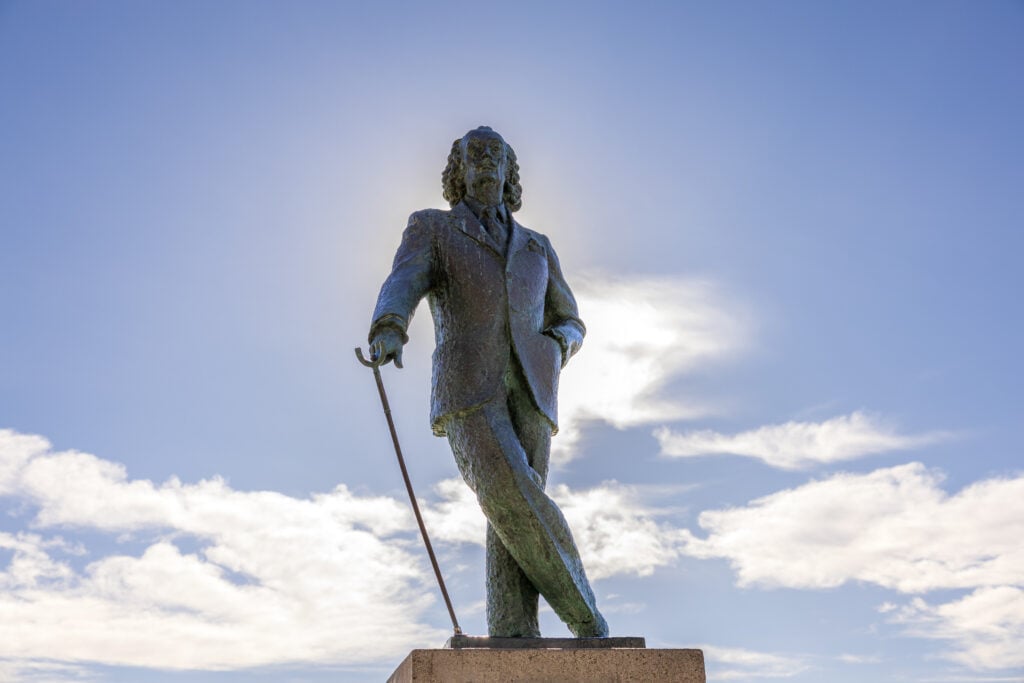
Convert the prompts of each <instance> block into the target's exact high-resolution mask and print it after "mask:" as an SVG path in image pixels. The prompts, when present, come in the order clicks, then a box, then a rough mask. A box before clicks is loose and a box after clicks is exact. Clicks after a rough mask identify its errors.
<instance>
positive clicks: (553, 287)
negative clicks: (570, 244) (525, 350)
mask: <svg viewBox="0 0 1024 683" xmlns="http://www.w3.org/2000/svg"><path fill="white" fill-rule="evenodd" d="M544 241H545V245H544V246H545V249H546V250H547V254H548V289H547V293H546V294H545V298H544V332H545V334H549V335H551V336H552V337H554V338H555V339H556V340H558V343H559V344H560V345H561V346H562V367H563V368H564V367H565V364H566V363H568V362H569V358H571V357H572V356H573V354H575V353H576V352H577V351H578V350H579V348H580V346H581V345H582V344H583V337H584V335H586V333H587V328H586V326H585V325H584V324H583V321H582V320H580V315H579V310H578V309H577V307H576V297H574V296H573V294H572V290H570V289H569V285H568V283H566V281H565V277H563V276H562V266H561V265H560V264H559V263H558V255H557V254H556V253H555V250H554V248H553V247H552V246H551V242H550V240H548V239H547V238H546V237H545V238H544Z"/></svg>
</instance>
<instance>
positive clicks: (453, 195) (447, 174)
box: [441, 126, 523, 211]
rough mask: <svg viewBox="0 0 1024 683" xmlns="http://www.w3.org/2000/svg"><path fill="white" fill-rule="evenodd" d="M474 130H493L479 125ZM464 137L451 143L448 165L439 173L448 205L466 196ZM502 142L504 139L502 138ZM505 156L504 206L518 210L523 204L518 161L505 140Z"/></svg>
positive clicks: (453, 204) (510, 209)
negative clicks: (463, 157) (463, 156)
mask: <svg viewBox="0 0 1024 683" xmlns="http://www.w3.org/2000/svg"><path fill="white" fill-rule="evenodd" d="M476 130H479V131H486V132H488V133H493V132H494V131H493V130H491V128H490V127H488V126H480V127H479V128H477V129H476ZM472 132H475V131H470V133H472ZM466 135H469V133H466ZM464 139H465V136H463V137H461V138H458V139H457V140H456V141H455V142H453V143H452V150H451V152H449V153H448V165H447V166H445V167H444V171H443V172H442V173H441V189H442V192H443V195H444V198H445V199H446V200H447V201H448V204H449V206H455V205H456V204H458V203H459V202H461V201H462V198H463V197H465V196H466V168H465V166H464V165H463V161H462V141H463V140H464ZM502 142H505V141H504V140H502ZM505 158H506V160H507V161H508V164H507V168H506V172H505V190H504V192H503V193H502V195H503V197H504V200H505V208H507V209H508V210H509V211H518V210H519V209H520V208H521V207H522V206H523V186H522V185H520V184H519V162H518V161H517V160H516V153H515V150H513V149H512V145H510V144H508V143H507V142H505Z"/></svg>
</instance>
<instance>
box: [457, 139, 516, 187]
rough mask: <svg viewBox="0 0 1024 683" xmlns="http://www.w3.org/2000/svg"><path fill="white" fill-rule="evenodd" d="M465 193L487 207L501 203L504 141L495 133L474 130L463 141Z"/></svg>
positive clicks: (505, 163)
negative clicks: (487, 205)
mask: <svg viewBox="0 0 1024 683" xmlns="http://www.w3.org/2000/svg"><path fill="white" fill-rule="evenodd" d="M462 159H463V162H464V164H465V168H466V194H468V195H469V196H470V197H472V198H473V199H476V200H477V201H480V202H483V203H485V204H492V205H497V204H499V203H501V198H502V194H503V193H504V190H505V169H506V167H507V165H508V159H507V158H506V155H505V141H504V140H503V139H502V138H501V136H500V135H498V134H497V133H495V132H493V131H471V132H470V133H468V134H467V135H466V137H464V138H462Z"/></svg>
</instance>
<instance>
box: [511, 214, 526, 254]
mask: <svg viewBox="0 0 1024 683" xmlns="http://www.w3.org/2000/svg"><path fill="white" fill-rule="evenodd" d="M509 223H511V224H512V228H511V229H512V236H511V237H510V238H509V241H508V258H509V260H510V261H511V260H512V258H513V257H515V255H516V254H518V253H519V252H520V251H522V250H523V249H525V248H526V245H527V243H529V241H530V235H529V233H527V232H526V230H524V229H523V226H521V225H519V223H518V222H516V219H514V218H512V217H511V214H509Z"/></svg>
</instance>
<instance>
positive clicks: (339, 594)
mask: <svg viewBox="0 0 1024 683" xmlns="http://www.w3.org/2000/svg"><path fill="white" fill-rule="evenodd" d="M0 472H2V473H3V474H2V477H3V478H2V480H0V486H2V489H0V491H2V492H3V493H4V494H6V495H8V496H11V495H14V496H17V498H19V499H21V500H22V501H23V502H25V503H28V504H29V505H31V506H33V507H34V508H35V509H36V511H37V513H36V516H35V519H34V521H33V525H34V526H35V532H34V533H24V532H23V533H18V534H10V533H4V534H0V548H2V549H4V550H6V551H7V552H8V553H10V561H9V562H8V563H7V566H6V568H3V569H2V571H0V661H3V662H6V664H5V666H19V667H21V668H22V669H25V667H26V666H29V664H31V663H32V662H35V663H37V664H38V663H39V662H45V661H49V660H52V659H54V658H58V657H59V659H60V660H62V661H63V662H99V663H105V664H114V665H136V666H147V667H161V668H169V669H183V668H203V669H230V668H237V667H251V666H257V665H262V664H273V663H285V662H290V661H302V662H305V663H335V662H345V663H358V662H370V661H377V660H380V659H382V658H395V657H397V656H399V655H400V654H402V653H404V652H406V651H407V650H408V649H409V648H410V647H413V646H422V645H423V644H424V641H427V642H431V641H435V642H440V641H442V640H443V638H444V632H443V631H438V630H437V629H433V628H431V627H430V626H428V625H426V624H424V623H423V622H422V620H421V617H422V615H423V613H424V611H425V609H426V608H428V607H429V606H430V605H431V604H432V603H433V602H434V600H435V598H434V594H435V592H436V591H434V590H433V585H432V578H431V577H430V575H429V574H428V573H427V572H425V571H424V567H423V563H422V561H421V553H419V549H418V547H416V546H415V545H410V543H412V542H413V541H414V538H413V536H412V535H411V534H410V533H408V532H409V531H410V530H411V529H413V528H414V527H413V524H412V520H411V514H410V513H409V512H408V511H407V506H406V505H404V504H402V503H399V502H398V501H395V500H392V499H389V498H380V497H360V496H355V495H353V494H352V493H350V492H349V491H348V490H347V489H346V488H345V487H343V486H340V487H338V488H336V489H335V490H333V491H331V492H330V493H327V494H322V495H316V496H312V497H311V498H309V499H296V498H290V497H288V496H284V495H281V494H278V493H273V492H266V491H257V492H241V491H234V490H232V489H231V488H230V487H228V486H227V485H226V484H225V483H224V482H223V481H220V480H216V479H215V480H208V481H201V482H199V483H197V484H182V483H181V482H179V481H177V480H174V479H172V480H170V481H168V482H166V483H164V484H161V485H155V484H153V483H152V482H149V481H143V480H130V479H128V477H127V475H126V473H125V470H124V468H123V467H122V466H120V465H118V464H116V463H112V462H109V461H106V460H102V459H100V458H97V457H95V456H93V455H89V454H85V453H77V452H53V451H52V450H50V448H49V445H48V444H47V443H46V442H45V440H43V439H41V438H39V437H28V436H24V435H20V434H17V433H14V432H12V431H9V430H0ZM53 527H60V528H63V529H78V530H88V531H99V532H108V533H115V532H116V533H119V534H121V535H124V534H125V533H128V534H129V535H132V536H133V537H134V538H135V539H136V540H142V539H145V538H149V539H150V540H148V541H145V543H146V544H148V547H146V548H145V550H144V551H143V552H142V553H141V555H135V554H128V553H125V554H114V555H109V556H106V557H102V558H98V559H95V560H92V561H91V562H89V563H88V564H86V565H85V566H84V567H81V568H76V566H79V565H81V564H82V562H83V558H81V557H80V556H81V554H82V552H83V549H82V548H81V547H79V546H75V545H72V544H68V543H66V542H64V541H62V540H61V539H60V538H59V537H48V536H47V535H46V534H45V530H47V529H52V528H53ZM181 540H187V541H189V542H190V543H192V544H193V545H198V546H199V547H198V549H197V550H195V551H194V552H186V551H184V550H182V549H181V547H179V546H178V545H176V542H177V541H181ZM12 662H13V664H12ZM26 670H27V669H26Z"/></svg>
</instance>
